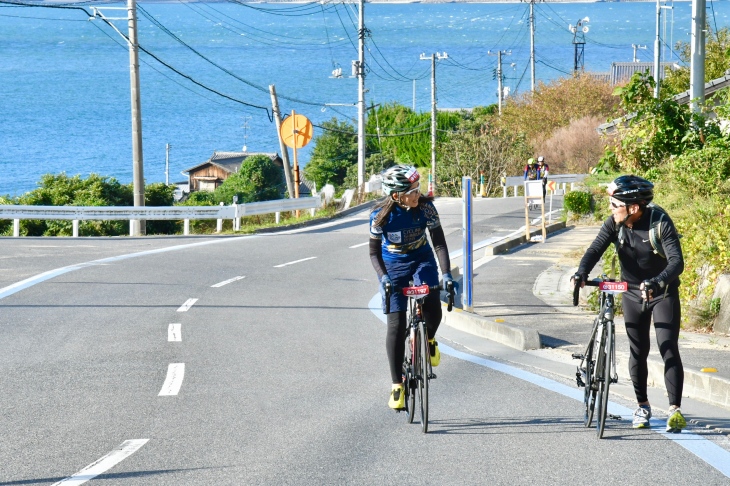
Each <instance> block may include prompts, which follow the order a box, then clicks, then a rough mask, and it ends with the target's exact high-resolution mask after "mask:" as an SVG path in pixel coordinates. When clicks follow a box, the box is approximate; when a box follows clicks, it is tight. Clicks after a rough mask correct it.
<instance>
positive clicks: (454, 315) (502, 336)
mask: <svg viewBox="0 0 730 486" xmlns="http://www.w3.org/2000/svg"><path fill="white" fill-rule="evenodd" d="M443 307H444V308H445V307H446V304H443ZM443 315H444V317H443V323H444V324H446V325H447V326H449V327H453V328H454V329H458V330H460V331H463V332H467V333H469V334H473V335H475V336H479V337H483V338H486V339H489V340H490V341H494V342H497V343H500V344H504V345H505V346H509V347H511V348H515V349H519V350H520V351H526V350H528V349H539V348H540V334H539V333H538V332H537V331H535V330H534V329H530V328H528V327H523V326H517V325H514V324H509V323H506V322H495V321H492V320H489V319H487V318H486V317H482V316H480V315H478V314H472V313H471V312H465V311H463V310H461V309H457V308H454V309H453V310H452V311H451V312H446V311H444V313H443Z"/></svg>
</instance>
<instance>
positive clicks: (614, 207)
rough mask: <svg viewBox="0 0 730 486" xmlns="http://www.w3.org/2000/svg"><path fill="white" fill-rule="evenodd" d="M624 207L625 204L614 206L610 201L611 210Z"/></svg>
mask: <svg viewBox="0 0 730 486" xmlns="http://www.w3.org/2000/svg"><path fill="white" fill-rule="evenodd" d="M624 206H626V205H625V204H616V203H615V202H613V201H611V207H612V208H613V209H618V208H622V207H624Z"/></svg>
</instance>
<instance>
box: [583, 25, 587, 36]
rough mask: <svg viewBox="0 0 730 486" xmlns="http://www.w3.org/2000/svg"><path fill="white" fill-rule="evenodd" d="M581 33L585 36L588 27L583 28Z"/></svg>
mask: <svg viewBox="0 0 730 486" xmlns="http://www.w3.org/2000/svg"><path fill="white" fill-rule="evenodd" d="M583 33H584V34H587V33H588V26H585V27H583Z"/></svg>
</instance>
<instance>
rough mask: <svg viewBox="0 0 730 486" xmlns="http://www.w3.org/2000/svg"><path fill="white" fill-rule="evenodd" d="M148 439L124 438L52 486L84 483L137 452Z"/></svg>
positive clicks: (69, 485) (74, 485) (71, 485)
mask: <svg viewBox="0 0 730 486" xmlns="http://www.w3.org/2000/svg"><path fill="white" fill-rule="evenodd" d="M148 440H149V439H133V440H125V441H124V442H123V443H122V445H120V446H119V447H118V448H117V449H114V450H113V451H111V452H110V453H109V454H107V455H105V456H104V457H102V458H101V459H98V460H96V461H94V462H92V463H91V464H89V465H88V466H86V467H85V468H83V469H82V470H81V471H79V472H77V473H76V474H74V475H73V476H69V477H67V478H66V479H62V480H61V481H58V482H57V483H53V486H57V485H62V486H76V485H78V484H84V483H85V482H87V481H90V480H92V479H94V478H95V477H96V476H98V475H99V474H103V473H104V472H106V471H108V470H109V469H111V468H113V467H114V466H116V465H117V464H119V463H120V462H122V461H123V460H124V459H126V458H127V457H129V456H131V455H132V454H134V453H135V452H137V450H139V448H140V447H142V446H143V445H145V444H146V443H147V441H148Z"/></svg>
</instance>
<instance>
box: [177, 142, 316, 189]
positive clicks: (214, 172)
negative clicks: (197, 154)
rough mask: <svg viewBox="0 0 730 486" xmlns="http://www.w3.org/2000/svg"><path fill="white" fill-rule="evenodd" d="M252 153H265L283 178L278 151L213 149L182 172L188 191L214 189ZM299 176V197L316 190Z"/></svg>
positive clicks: (282, 165) (283, 187)
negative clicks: (200, 161)
mask: <svg viewBox="0 0 730 486" xmlns="http://www.w3.org/2000/svg"><path fill="white" fill-rule="evenodd" d="M252 155H265V156H267V157H269V158H270V159H271V161H272V162H273V163H274V165H276V166H277V167H280V168H281V180H282V181H284V180H285V178H284V177H285V175H284V162H283V161H282V159H281V157H280V156H279V154H278V153H265V152H222V151H221V152H218V151H215V152H213V155H212V156H211V157H210V158H209V159H208V160H206V161H205V162H203V163H201V164H198V165H196V166H193V167H191V168H189V169H186V170H184V171H183V173H187V174H188V184H189V188H190V192H194V191H210V192H212V191H215V190H216V189H217V188H218V186H220V185H221V184H223V181H225V180H226V179H227V178H228V177H229V176H230V175H231V174H235V173H236V172H238V171H239V170H240V169H241V165H242V164H243V161H244V160H246V158H248V157H250V156H252ZM300 174H301V172H300ZM300 178H301V183H300V184H299V196H300V197H309V196H311V195H312V194H313V193H315V192H316V191H317V189H316V186H315V184H314V182H310V181H308V180H305V179H304V177H302V176H301V175H300ZM286 192H287V191H286V184H282V188H281V195H282V197H286V196H285V195H286Z"/></svg>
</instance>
